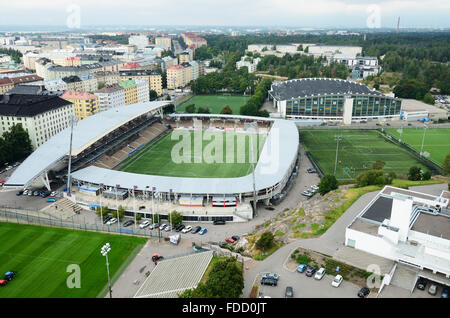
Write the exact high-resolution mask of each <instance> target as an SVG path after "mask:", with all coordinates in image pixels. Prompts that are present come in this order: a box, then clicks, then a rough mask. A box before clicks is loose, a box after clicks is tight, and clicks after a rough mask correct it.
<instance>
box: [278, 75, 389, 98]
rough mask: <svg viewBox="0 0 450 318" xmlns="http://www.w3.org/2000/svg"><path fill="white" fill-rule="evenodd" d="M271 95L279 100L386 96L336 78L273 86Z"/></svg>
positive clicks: (299, 81)
mask: <svg viewBox="0 0 450 318" xmlns="http://www.w3.org/2000/svg"><path fill="white" fill-rule="evenodd" d="M270 92H271V95H272V96H273V97H274V98H275V99H277V100H287V99H292V98H298V97H306V96H313V95H314V96H318V95H331V94H367V95H376V96H384V95H383V94H382V93H380V92H377V91H373V90H371V89H369V88H368V87H367V86H366V85H363V84H359V83H356V82H351V81H346V80H341V79H335V78H302V79H294V80H290V81H285V82H279V83H275V84H273V85H272V89H271V91H270Z"/></svg>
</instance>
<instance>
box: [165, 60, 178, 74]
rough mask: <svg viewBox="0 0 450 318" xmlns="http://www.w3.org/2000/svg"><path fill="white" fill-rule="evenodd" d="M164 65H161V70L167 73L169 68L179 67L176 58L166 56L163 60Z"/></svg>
mask: <svg viewBox="0 0 450 318" xmlns="http://www.w3.org/2000/svg"><path fill="white" fill-rule="evenodd" d="M162 60H163V63H162V65H161V69H162V70H163V72H164V71H166V70H167V69H168V68H169V67H172V66H174V65H178V59H177V58H176V57H171V56H166V57H163V58H162Z"/></svg>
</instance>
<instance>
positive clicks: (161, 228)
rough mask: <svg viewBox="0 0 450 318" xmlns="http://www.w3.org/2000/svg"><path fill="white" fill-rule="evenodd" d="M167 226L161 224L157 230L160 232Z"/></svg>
mask: <svg viewBox="0 0 450 318" xmlns="http://www.w3.org/2000/svg"><path fill="white" fill-rule="evenodd" d="M166 226H167V224H166V223H163V224H161V226H160V227H159V229H160V230H161V231H162V230H164V228H165V227H166Z"/></svg>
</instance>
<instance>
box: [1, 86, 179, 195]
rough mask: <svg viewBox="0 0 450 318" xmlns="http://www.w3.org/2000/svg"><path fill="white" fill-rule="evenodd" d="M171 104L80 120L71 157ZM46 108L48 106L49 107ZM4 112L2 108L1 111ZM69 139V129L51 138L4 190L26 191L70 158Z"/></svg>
mask: <svg viewBox="0 0 450 318" xmlns="http://www.w3.org/2000/svg"><path fill="white" fill-rule="evenodd" d="M0 96H1V95H0ZM38 98H39V99H41V100H58V101H60V102H61V103H65V104H68V103H69V102H67V101H65V100H64V99H61V98H59V97H53V96H52V97H50V96H38ZM169 103H170V102H169V101H157V102H145V103H137V104H134V105H133V107H128V106H123V107H116V108H113V109H109V110H105V111H103V112H99V113H96V114H93V115H91V116H89V117H87V118H85V119H83V120H80V121H79V122H77V124H76V125H74V128H73V141H72V155H73V156H76V155H77V154H79V153H81V152H82V151H83V150H85V149H86V148H88V147H90V146H91V145H92V144H93V143H95V142H96V141H97V140H99V139H100V138H102V137H104V136H106V135H107V134H109V133H111V132H112V131H114V130H115V129H117V128H118V127H120V126H123V125H124V124H126V123H128V122H129V121H131V120H133V119H135V118H136V117H139V116H141V115H143V114H146V113H149V112H153V111H156V110H158V109H160V108H161V107H164V106H165V105H167V104H169ZM43 104H44V106H45V105H47V104H48V103H47V104H46V103H43ZM40 106H43V105H40ZM1 108H2V107H1V105H0V110H1ZM69 139H70V128H66V129H64V130H62V131H61V132H59V133H57V134H56V135H54V136H53V137H51V138H50V139H49V140H47V141H46V142H45V143H43V144H42V145H41V146H40V147H39V148H37V149H36V150H35V151H34V152H33V153H32V154H31V155H29V156H28V158H27V159H25V161H24V162H22V164H21V165H20V166H18V167H17V169H16V170H15V171H14V172H13V174H12V175H11V177H10V178H9V179H8V180H7V182H6V184H5V186H6V187H8V186H9V187H26V186H27V185H28V184H29V183H30V182H32V181H33V180H34V179H35V178H37V177H39V176H40V175H42V174H43V173H44V172H45V171H47V170H48V169H51V167H53V166H54V165H55V164H56V163H58V162H60V161H61V160H62V159H63V158H64V157H65V156H67V155H68V152H69Z"/></svg>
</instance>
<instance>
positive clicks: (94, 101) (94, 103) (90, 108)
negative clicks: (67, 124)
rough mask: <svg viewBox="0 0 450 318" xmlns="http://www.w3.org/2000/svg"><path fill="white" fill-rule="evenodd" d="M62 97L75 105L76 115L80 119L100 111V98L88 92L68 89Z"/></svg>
mask: <svg viewBox="0 0 450 318" xmlns="http://www.w3.org/2000/svg"><path fill="white" fill-rule="evenodd" d="M61 98H62V99H65V100H67V101H69V102H71V103H72V104H73V105H74V108H75V115H76V116H77V117H78V120H82V119H84V118H86V117H89V116H91V115H93V114H95V113H97V112H98V98H97V96H95V95H93V94H90V93H88V92H75V91H67V92H65V93H64V94H62V95H61Z"/></svg>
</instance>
